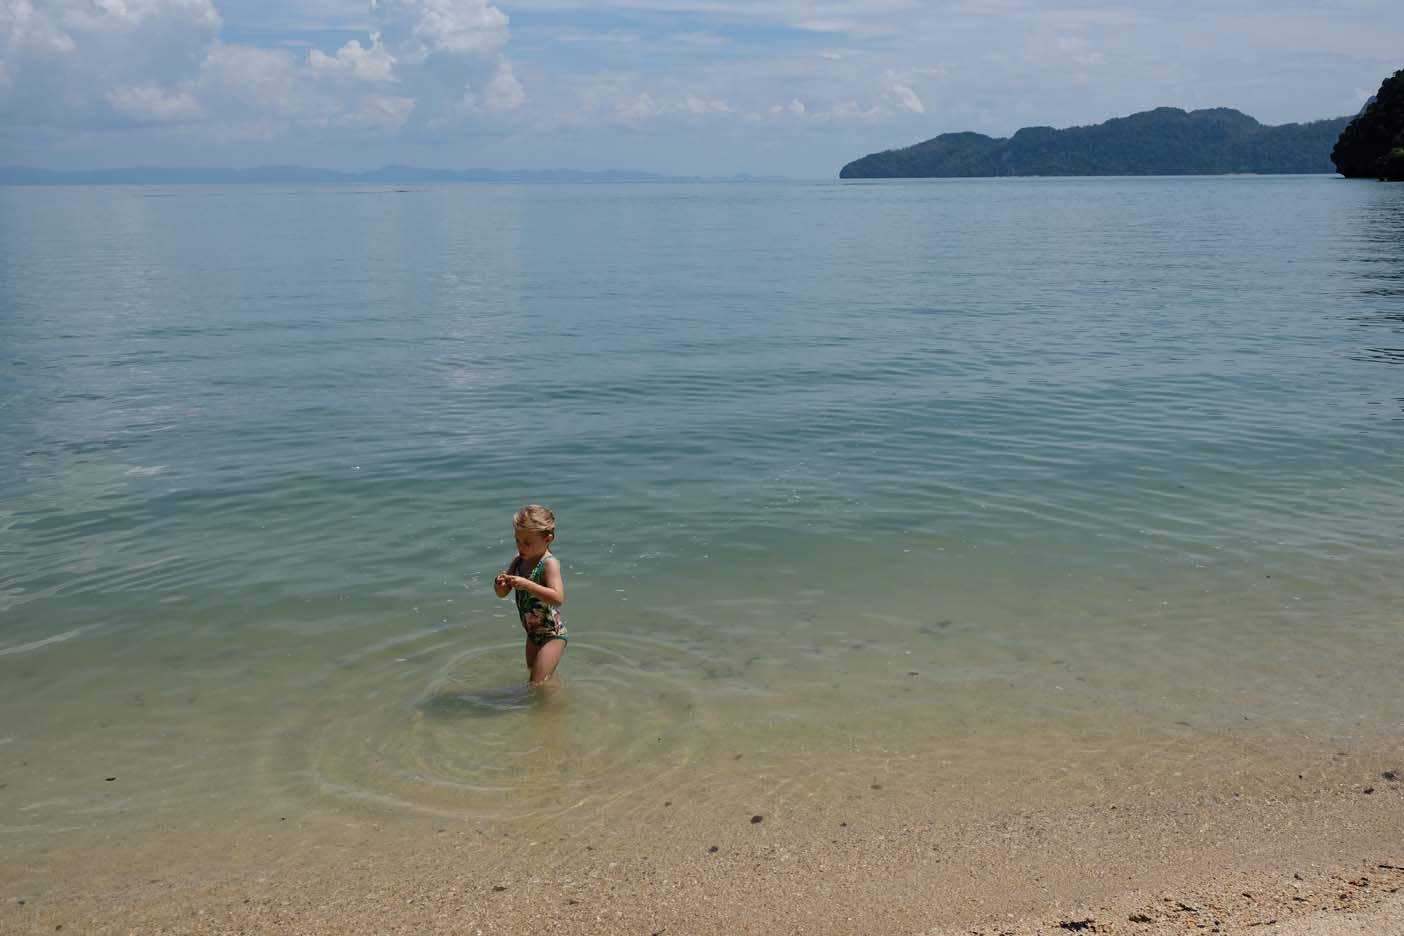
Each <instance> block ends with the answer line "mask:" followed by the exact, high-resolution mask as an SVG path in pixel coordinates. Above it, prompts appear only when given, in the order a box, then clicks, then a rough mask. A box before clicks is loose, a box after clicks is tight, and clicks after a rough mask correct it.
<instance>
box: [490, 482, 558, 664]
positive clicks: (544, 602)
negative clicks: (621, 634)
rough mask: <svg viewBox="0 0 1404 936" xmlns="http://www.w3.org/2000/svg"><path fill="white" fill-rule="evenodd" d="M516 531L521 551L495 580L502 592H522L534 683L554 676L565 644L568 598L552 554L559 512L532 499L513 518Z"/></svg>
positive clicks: (521, 612) (495, 587)
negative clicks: (564, 609)
mask: <svg viewBox="0 0 1404 936" xmlns="http://www.w3.org/2000/svg"><path fill="white" fill-rule="evenodd" d="M512 526H513V528H514V530H515V532H516V535H517V555H516V556H515V557H514V558H513V559H512V561H511V562H510V563H509V564H508V565H507V571H506V572H503V573H502V574H501V575H499V576H498V577H497V579H496V580H495V581H494V582H493V586H492V587H493V591H495V592H497V597H499V598H506V597H507V593H508V592H509V591H515V592H516V593H517V615H518V616H519V617H520V618H521V619H522V627H523V629H525V630H526V664H527V669H529V670H531V684H532V685H533V686H539V685H541V684H542V683H544V682H545V681H546V680H548V679H550V678H551V674H552V673H554V672H555V671H556V664H558V663H560V662H561V654H563V653H565V648H566V627H565V621H563V620H561V612H560V610H559V609H560V606H561V604H563V603H564V602H565V585H563V584H562V583H561V563H560V561H559V560H557V559H556V557H555V556H553V555H551V541H552V540H554V539H555V538H556V515H555V514H553V513H551V511H549V510H547V509H546V508H545V507H542V506H541V505H539V504H528V505H527V506H525V507H523V508H522V509H521V510H519V511H517V513H516V516H514V517H513V518H512Z"/></svg>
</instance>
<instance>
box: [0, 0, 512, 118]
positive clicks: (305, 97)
mask: <svg viewBox="0 0 1404 936" xmlns="http://www.w3.org/2000/svg"><path fill="white" fill-rule="evenodd" d="M365 9H367V10H368V11H369V14H370V20H369V22H368V24H367V35H366V37H365V39H363V40H354V39H353V40H351V41H349V42H346V43H345V44H343V45H342V46H341V47H340V48H337V49H335V50H334V51H332V50H323V49H320V48H315V47H313V48H310V49H308V50H307V51H306V53H305V54H304V53H302V52H300V51H295V45H296V44H294V43H282V44H279V45H278V46H276V47H273V48H260V47H254V46H250V45H242V44H238V43H226V42H224V41H222V39H221V35H220V34H221V30H222V28H223V19H222V18H221V16H220V13H219V11H218V10H217V9H216V8H215V6H214V4H213V3H212V2H211V0H47V2H42V3H41V2H36V0H0V117H3V118H5V120H6V122H8V123H10V124H12V125H30V126H34V125H51V126H56V127H66V128H69V129H84V130H90V129H95V128H96V129H102V128H107V129H120V128H123V127H131V126H143V125H152V124H162V125H178V124H190V125H199V126H202V127H204V128H205V131H206V136H207V137H209V138H212V139H228V138H236V137H238V136H240V135H241V134H243V135H251V136H259V137H268V138H273V137H276V136H277V135H279V134H283V133H288V132H295V131H298V130H308V129H312V130H315V129H343V130H345V129H351V130H355V129H376V130H395V129H400V128H405V127H412V126H421V127H431V126H432V127H436V128H442V127H445V126H456V125H458V124H460V123H462V122H463V121H464V120H466V119H470V118H472V117H473V115H476V114H480V113H482V112H483V108H484V107H485V108H486V110H487V111H491V112H498V113H501V112H507V111H511V110H514V109H516V108H518V107H520V106H521V105H522V104H523V103H524V102H525V100H526V91H525V89H523V87H522V85H521V83H520V82H519V81H518V80H517V78H516V76H515V74H514V73H513V70H512V65H511V63H510V62H509V61H508V60H507V58H506V56H505V47H506V45H507V42H508V40H509V38H510V36H509V31H508V18H507V15H506V14H505V13H503V12H502V11H501V10H499V9H498V8H497V7H495V6H493V5H492V4H491V3H490V2H488V0H367V6H366V7H365ZM19 88H23V89H24V91H23V93H17V89H19ZM480 102H481V106H480Z"/></svg>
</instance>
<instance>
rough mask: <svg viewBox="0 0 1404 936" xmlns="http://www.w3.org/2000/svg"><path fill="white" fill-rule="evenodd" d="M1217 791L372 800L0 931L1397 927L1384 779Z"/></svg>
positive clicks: (1287, 932)
mask: <svg viewBox="0 0 1404 936" xmlns="http://www.w3.org/2000/svg"><path fill="white" fill-rule="evenodd" d="M1387 772H1388V773H1390V774H1392V775H1395V776H1398V774H1397V773H1396V772H1395V771H1393V770H1390V771H1387ZM1374 776H1375V777H1377V778H1378V777H1380V776H1381V774H1380V772H1378V771H1376V772H1375V773H1374ZM1366 788H1368V789H1370V790H1371V792H1370V793H1365V792H1364V790H1365V789H1366ZM1031 792H1032V793H1033V794H1035V795H1036V794H1037V793H1038V790H1037V789H1035V790H1033V791H1031ZM1219 792H1220V793H1222V795H1215V794H1214V793H1212V792H1210V791H1206V795H1204V796H1193V795H1189V793H1188V791H1186V790H1180V791H1177V794H1176V795H1173V796H1164V797H1157V796H1154V795H1152V796H1148V797H1143V798H1139V799H1137V800H1135V801H1126V800H1120V801H1118V802H1113V803H1107V804H1104V805H1101V806H1097V805H1087V806H1078V807H1072V808H1064V809H1053V810H1048V811H1043V810H1040V809H1038V808H1036V807H1032V806H1030V807H1027V808H1019V809H1014V810H1010V809H1008V808H1004V809H1002V810H1000V811H999V812H995V813H989V814H986V815H983V816H981V815H974V814H972V813H971V812H969V811H962V810H961V809H955V810H953V811H952V812H949V813H945V814H944V815H943V814H942V813H943V812H944V810H943V809H942V806H941V804H940V803H937V802H935V801H934V800H928V801H919V800H918V799H917V798H915V797H908V798H902V799H901V800H900V802H898V803H897V804H896V805H897V807H898V808H897V809H896V810H895V811H893V810H891V809H888V810H885V811H865V810H863V809H861V808H856V807H852V806H851V805H850V806H848V807H843V808H842V809H841V812H843V813H844V814H849V815H851V816H852V819H851V821H848V820H840V821H839V822H834V821H833V820H834V819H835V818H836V816H837V815H839V812H838V811H835V810H834V809H832V808H828V807H821V808H818V809H811V810H808V811H807V812H806V811H804V810H801V809H799V808H798V807H789V808H782V809H780V810H778V811H777V812H776V813H773V814H771V815H768V816H765V817H763V821H762V822H759V823H753V822H751V821H750V820H749V819H748V818H745V817H739V816H732V817H730V821H729V822H728V824H727V827H726V828H725V829H721V828H713V829H712V831H711V832H710V833H708V832H705V831H703V830H704V829H706V828H707V827H708V826H709V825H711V823H710V822H706V821H698V820H699V819H700V817H697V816H685V817H682V818H681V820H680V821H679V822H676V823H670V822H664V821H659V820H657V819H656V818H654V817H653V816H652V815H650V816H644V817H640V819H639V822H638V823H635V824H632V825H630V824H627V823H621V824H620V827H618V828H617V829H615V830H613V831H611V830H610V829H600V828H596V829H595V830H594V831H593V832H591V833H590V835H589V836H588V841H585V840H582V839H581V838H580V837H578V836H576V837H573V838H572V837H571V836H568V835H565V836H560V837H559V838H558V839H557V840H555V841H552V840H551V838H550V837H551V836H552V835H553V834H555V833H560V832H561V831H562V830H561V829H558V828H555V827H554V826H553V825H550V824H546V825H540V826H538V827H536V828H527V827H521V828H516V829H510V830H508V831H501V830H500V829H498V828H496V827H494V828H493V829H492V830H491V831H490V832H489V831H485V830H484V829H483V828H469V827H467V826H465V827H463V828H457V827H455V825H454V823H453V822H452V821H446V820H438V822H441V823H443V824H442V825H440V826H439V827H438V828H434V829H432V830H431V829H430V828H429V827H428V826H425V827H423V828H421V829H414V828H411V827H413V826H415V825H417V824H416V823H415V822H413V821H412V820H408V819H406V820H403V821H401V822H396V821H394V820H393V819H392V820H391V821H389V822H385V823H384V824H383V825H381V826H379V827H367V828H364V829H362V830H361V832H362V833H364V839H363V841H362V843H361V845H360V846H359V847H354V848H340V849H336V848H327V849H325V850H324V851H322V852H321V854H318V850H319V847H320V846H314V847H313V848H312V850H311V851H307V850H306V849H305V848H298V847H292V848H284V849H278V848H276V847H271V848H270V851H269V855H270V856H272V857H271V858H270V864H269V865H267V866H265V867H264V868H262V869H258V870H251V871H247V872H244V873H238V874H226V875H224V876H220V873H219V871H218V869H204V870H200V869H193V868H192V869H191V871H190V874H189V875H187V876H186V878H185V879H183V880H165V879H160V878H153V879H150V880H147V879H146V878H145V875H144V874H143V873H142V872H141V871H140V870H137V869H133V870H131V871H129V872H126V875H127V877H128V878H130V880H128V881H127V883H126V884H125V885H122V884H121V883H120V881H119V880H117V879H114V880H112V881H110V882H109V884H110V885H116V886H115V887H109V889H108V890H107V892H106V893H99V892H96V891H95V890H86V891H85V890H84V889H83V886H82V884H81V883H72V884H70V885H69V887H68V892H67V893H66V894H59V893H52V894H50V895H49V896H48V897H40V898H38V899H29V900H25V902H24V903H23V904H20V903H18V902H17V899H16V898H15V897H11V899H8V900H6V903H7V904H8V905H9V906H8V907H7V908H6V912H5V915H4V917H0V932H5V933H10V932H14V933H31V932H32V933H41V932H44V933H50V932H79V933H88V932H97V933H153V932H160V933H190V934H197V933H198V934H226V933H264V932H295V933H299V934H302V933H306V934H339V933H407V934H408V933H414V934H454V936H458V934H473V936H477V934H482V936H492V934H517V933H532V934H534V933H544V932H559V933H581V934H624V933H629V934H633V933H641V934H645V936H657V934H668V936H680V934H689V933H767V934H781V933H795V934H800V933H803V934H849V933H852V934H859V933H868V934H872V933H880V934H885V933H893V934H921V936H952V934H957V933H959V934H970V936H1043V934H1063V933H1067V932H1086V933H1100V934H1125V936H1163V934H1169V933H1184V932H1204V933H1243V934H1250V933H1251V934H1255V936H1258V934H1263V936H1266V934H1272V936H1348V934H1361V936H1364V934H1368V936H1399V934H1404V783H1401V782H1399V781H1398V780H1393V781H1391V780H1384V779H1379V780H1376V781H1374V782H1373V783H1369V784H1364V785H1362V784H1360V783H1358V782H1350V783H1340V784H1337V785H1335V786H1334V787H1332V788H1329V789H1316V790H1314V791H1310V792H1308V791H1299V792H1297V793H1295V794H1289V795H1281V796H1274V795H1261V794H1253V795H1247V796H1244V795H1238V794H1233V793H1223V791H1219ZM668 805H669V807H670V808H671V807H672V805H673V804H671V803H670V804H668ZM946 806H948V807H949V806H950V804H946ZM923 815H936V816H939V818H936V819H928V818H921V817H922V816H923ZM418 825H422V823H419V824H418ZM431 825H432V823H431ZM707 843H711V844H707ZM5 890H7V891H10V893H11V894H12V895H13V894H14V893H15V892H14V890H13V889H12V888H10V887H6V888H5ZM18 899H24V898H23V897H19V898H18Z"/></svg>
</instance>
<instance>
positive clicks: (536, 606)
mask: <svg viewBox="0 0 1404 936" xmlns="http://www.w3.org/2000/svg"><path fill="white" fill-rule="evenodd" d="M549 555H550V553H547V554H546V555H543V556H542V557H541V560H540V561H539V562H537V563H536V568H534V569H532V570H531V574H530V575H528V576H527V578H528V579H530V580H531V581H533V582H535V583H536V584H538V585H540V584H542V582H541V570H542V569H543V568H545V566H546V556H549ZM521 561H522V557H521V556H517V557H516V558H515V559H513V560H512V564H511V565H510V566H508V567H507V574H508V575H520V574H521V572H520V571H519V570H518V566H519V565H520V563H521ZM514 594H515V596H516V599H517V615H518V616H519V617H520V618H521V619H522V628H523V629H524V630H525V631H526V635H527V640H530V641H531V642H532V643H533V644H535V645H536V646H538V647H544V646H546V643H547V642H548V641H551V640H566V639H568V638H567V637H566V626H565V621H564V620H562V619H561V612H560V609H559V608H557V607H556V606H555V605H549V604H547V603H546V602H544V601H542V600H541V599H540V598H538V597H536V596H535V595H533V594H532V593H531V592H529V591H526V590H525V589H521V588H518V589H517V590H516V591H515V593H514Z"/></svg>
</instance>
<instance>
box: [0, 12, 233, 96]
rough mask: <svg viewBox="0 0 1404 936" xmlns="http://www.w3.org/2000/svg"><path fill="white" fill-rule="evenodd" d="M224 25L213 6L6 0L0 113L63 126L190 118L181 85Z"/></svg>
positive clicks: (0, 26)
mask: <svg viewBox="0 0 1404 936" xmlns="http://www.w3.org/2000/svg"><path fill="white" fill-rule="evenodd" d="M221 26H222V20H221V19H220V15H219V12H218V11H217V10H216V9H215V8H214V5H213V4H212V3H210V2H209V0H101V2H92V0H49V2H45V3H43V4H35V3H33V2H31V0H5V2H3V3H0V72H3V73H5V74H6V75H8V81H7V82H0V93H3V97H0V114H4V115H6V116H8V117H10V118H12V119H14V120H16V121H18V122H21V123H59V124H64V123H70V124H71V123H92V122H94V121H97V122H102V121H104V120H106V121H121V120H135V121H138V122H145V121H149V120H153V119H154V120H160V121H168V120H173V119H187V118H190V117H193V116H195V115H196V114H198V113H199V107H198V104H196V102H195V101H194V99H193V98H191V97H190V96H189V95H190V92H189V90H188V89H187V88H186V87H185V85H186V84H187V83H188V82H190V81H192V80H193V79H194V78H195V77H196V76H197V74H198V72H199V69H200V63H201V60H202V59H203V57H204V55H205V53H206V51H207V50H208V49H209V48H210V46H211V45H212V44H213V43H214V42H215V41H216V39H217V37H218V35H219V31H220V28H221ZM20 88H23V89H24V91H23V93H17V91H18V89H20Z"/></svg>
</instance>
